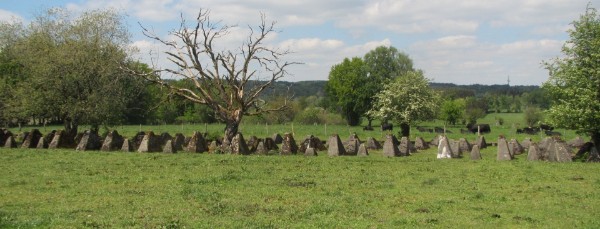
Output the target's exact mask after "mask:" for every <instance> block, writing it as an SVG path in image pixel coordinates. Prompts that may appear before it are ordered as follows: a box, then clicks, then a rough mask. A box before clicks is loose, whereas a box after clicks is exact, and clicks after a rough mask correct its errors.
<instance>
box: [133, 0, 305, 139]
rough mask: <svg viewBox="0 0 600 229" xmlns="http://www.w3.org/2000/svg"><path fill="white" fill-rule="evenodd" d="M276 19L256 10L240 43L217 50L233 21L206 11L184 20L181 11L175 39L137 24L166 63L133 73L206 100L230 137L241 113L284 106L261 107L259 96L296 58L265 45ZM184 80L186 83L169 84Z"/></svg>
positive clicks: (236, 129) (262, 104)
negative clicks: (162, 48)
mask: <svg viewBox="0 0 600 229" xmlns="http://www.w3.org/2000/svg"><path fill="white" fill-rule="evenodd" d="M275 24H276V22H271V23H267V22H266V17H265V15H264V14H261V23H260V25H259V26H258V27H253V26H250V25H248V31H249V34H248V35H247V38H245V41H244V42H242V45H241V46H240V47H236V48H235V49H230V48H224V49H221V50H220V49H219V48H218V47H217V43H218V42H219V41H223V40H224V39H225V38H226V37H227V36H228V35H232V34H231V33H232V29H233V28H235V26H229V25H222V24H221V22H213V21H211V18H210V11H208V10H200V11H199V13H198V15H197V17H196V20H195V21H194V22H193V23H191V24H188V22H186V20H185V19H184V17H183V16H181V24H180V27H179V29H177V30H174V31H172V32H170V35H171V37H174V40H166V39H164V38H160V37H158V36H157V35H155V34H154V33H153V32H151V31H150V30H148V29H147V28H145V27H143V26H142V29H143V31H144V35H146V36H147V37H149V38H151V39H154V40H156V41H158V42H159V43H161V44H163V45H165V46H167V48H168V49H169V51H167V52H165V54H166V55H167V57H168V59H169V61H170V62H172V63H173V65H172V66H173V67H171V68H163V69H156V70H154V71H153V72H151V73H143V72H137V75H140V76H143V77H145V78H146V79H147V80H149V81H151V82H154V83H157V84H160V85H162V86H164V87H166V88H168V89H170V90H171V92H172V93H175V94H177V95H180V96H182V97H184V98H186V99H188V100H190V101H192V102H195V103H199V104H205V105H207V106H208V107H210V108H211V109H212V110H214V112H215V114H216V116H217V118H218V119H220V120H221V121H223V122H225V124H226V127H225V137H226V138H227V140H231V139H232V138H233V137H234V136H235V135H236V134H237V132H238V127H239V125H240V122H241V121H242V118H243V116H244V115H258V114H261V113H265V112H273V111H281V110H283V109H286V108H287V105H286V104H284V105H283V106H279V107H270V108H268V106H266V103H265V102H264V101H263V100H260V99H259V96H260V95H261V93H262V92H264V91H265V89H267V88H269V87H270V86H271V85H272V84H273V82H275V81H277V80H279V79H281V78H282V77H284V76H286V75H287V73H288V72H287V71H286V69H287V68H288V67H289V66H290V65H294V64H299V63H297V62H289V61H284V60H283V59H282V58H283V57H284V56H285V55H287V54H289V53H290V52H289V50H280V49H279V48H276V47H271V46H268V45H266V44H265V39H267V37H268V36H269V34H272V33H276V31H275V29H274V26H275ZM169 78H170V79H173V78H178V79H184V80H186V81H188V82H189V83H188V84H186V85H188V86H187V87H186V86H181V85H180V84H178V85H174V84H172V83H173V81H172V80H165V79H169Z"/></svg>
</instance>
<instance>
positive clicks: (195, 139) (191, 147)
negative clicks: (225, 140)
mask: <svg viewBox="0 0 600 229" xmlns="http://www.w3.org/2000/svg"><path fill="white" fill-rule="evenodd" d="M227 146H228V147H229V145H227ZM185 151H186V152H190V153H204V152H206V151H208V147H207V145H206V140H205V139H204V136H202V134H201V133H200V132H198V131H194V133H193V134H192V137H191V138H190V141H189V143H188V144H187V147H186V148H185Z"/></svg>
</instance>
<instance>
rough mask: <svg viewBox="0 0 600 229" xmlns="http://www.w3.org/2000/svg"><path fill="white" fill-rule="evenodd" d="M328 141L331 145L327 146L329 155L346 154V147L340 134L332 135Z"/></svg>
mask: <svg viewBox="0 0 600 229" xmlns="http://www.w3.org/2000/svg"><path fill="white" fill-rule="evenodd" d="M327 143H328V144H329V147H327V155H328V156H330V157H335V156H344V155H346V149H345V148H344V145H343V144H342V140H341V139H340V136H339V135H337V134H334V135H331V137H329V141H327Z"/></svg>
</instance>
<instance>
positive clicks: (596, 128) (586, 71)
mask: <svg viewBox="0 0 600 229" xmlns="http://www.w3.org/2000/svg"><path fill="white" fill-rule="evenodd" d="M572 24H573V28H572V29H570V30H569V31H568V33H569V36H570V39H569V40H568V41H567V42H566V44H565V45H564V46H563V48H562V53H563V55H564V57H562V58H555V59H553V60H550V61H548V62H545V66H546V68H547V69H548V71H549V73H550V78H549V79H548V81H546V82H545V83H544V85H543V87H544V89H546V91H547V93H548V94H549V95H550V96H551V98H552V99H553V103H552V105H551V107H550V109H549V111H548V116H547V118H548V119H549V121H550V122H551V123H553V124H554V125H556V126H559V127H564V128H570V129H575V130H578V131H581V132H584V133H588V134H590V135H591V136H592V140H593V141H594V143H595V144H596V147H598V146H600V16H599V15H598V13H597V10H596V9H595V8H592V7H590V6H589V5H588V7H587V9H586V11H585V13H584V14H583V15H581V16H580V18H579V20H576V21H574V22H573V23H572Z"/></svg>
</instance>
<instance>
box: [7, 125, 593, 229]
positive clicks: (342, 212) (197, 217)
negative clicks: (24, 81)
mask: <svg viewBox="0 0 600 229" xmlns="http://www.w3.org/2000/svg"><path fill="white" fill-rule="evenodd" d="M514 116H515V117H510V115H508V116H506V115H505V116H503V117H504V119H505V123H504V124H503V125H502V126H499V127H496V126H495V125H492V130H493V131H492V133H490V134H489V135H486V137H487V138H488V139H490V140H491V139H494V138H497V136H498V135H499V134H504V135H507V136H509V137H512V136H514V137H515V138H518V139H522V138H525V137H530V136H528V135H516V134H510V133H514V130H513V129H515V128H516V127H518V125H521V124H517V123H518V122H519V118H518V117H517V116H518V114H517V115H514ZM488 119H489V120H491V121H489V122H486V121H482V122H481V123H490V124H492V123H493V122H492V121H494V117H488ZM423 125H425V126H438V125H442V124H440V123H424V124H423ZM119 128H120V129H119ZM140 128H141V129H142V130H146V131H147V130H154V131H155V132H157V133H160V132H169V133H171V134H174V133H176V132H182V133H184V134H186V135H189V134H191V132H192V131H194V130H197V131H202V132H205V131H206V132H209V133H213V132H214V133H215V134H216V133H219V132H220V131H222V128H223V127H222V126H219V125H207V126H205V125H196V126H189V125H184V126H142V127H140V126H125V127H117V128H116V129H117V130H119V132H122V133H123V134H124V135H126V136H132V135H133V134H135V132H137V131H139V129H140ZM205 128H206V129H205ZM292 128H293V130H292ZM326 128H327V129H326ZM459 129H460V127H459V126H456V127H448V130H451V131H453V132H455V131H456V132H458V130H459ZM40 130H41V131H42V132H43V133H45V131H44V130H43V127H41V128H40ZM242 131H243V132H244V134H245V136H250V135H257V136H259V137H264V136H269V135H272V134H273V133H283V132H294V134H295V135H296V136H297V137H296V140H297V141H299V140H301V138H303V136H305V135H308V134H314V135H316V136H319V137H322V138H325V137H326V136H327V135H330V134H332V133H335V132H337V133H339V134H340V136H341V137H342V139H346V138H347V136H348V135H349V133H352V132H357V134H358V135H359V137H361V139H363V140H364V139H366V137H369V136H372V137H376V138H377V139H381V137H382V136H383V134H385V133H384V132H381V131H380V130H376V131H362V128H359V127H347V126H328V127H325V126H313V125H310V126H300V125H297V126H293V127H292V125H291V124H289V125H277V126H266V125H265V126H262V125H255V126H250V125H247V126H243V127H242ZM558 131H560V132H562V133H563V135H564V136H565V138H566V139H570V138H571V137H574V136H575V133H573V132H572V131H565V130H558ZM13 132H14V131H13ZM456 132H455V133H452V134H449V137H451V138H457V137H461V136H462V137H465V136H464V135H460V134H456ZM458 133H459V132H458ZM412 134H413V135H415V136H419V134H420V133H419V132H418V131H416V130H413V131H412ZM433 135H434V134H429V133H426V134H424V135H423V137H424V138H426V139H428V138H433ZM533 137H534V138H541V137H542V136H537V135H536V136H533ZM467 139H469V140H474V139H475V135H469V136H467ZM323 140H325V139H323ZM488 141H489V140H488ZM493 141H495V140H493ZM482 155H483V160H480V161H471V160H470V159H469V158H468V156H467V157H465V158H462V159H446V160H438V159H436V149H429V150H424V151H420V152H418V153H415V154H413V155H412V156H410V157H395V158H387V157H384V156H382V153H381V152H380V151H371V152H370V155H369V156H368V157H350V156H341V157H328V156H326V152H323V151H321V152H319V156H317V157H304V156H301V155H292V156H256V155H252V156H236V155H222V154H206V153H205V154H192V153H183V152H180V153H177V154H162V153H124V152H99V151H92V152H78V151H75V150H64V149H61V150H47V149H45V150H44V149H5V148H0V171H1V172H0V174H1V176H0V228H414V227H420V228H431V227H438V228H599V227H600V217H598V212H600V173H598V168H597V167H598V165H597V164H592V163H575V162H574V163H548V162H530V161H527V160H526V155H519V156H517V158H516V160H513V161H508V162H498V161H496V160H495V158H496V148H495V147H489V148H487V149H484V150H483V151H482Z"/></svg>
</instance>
